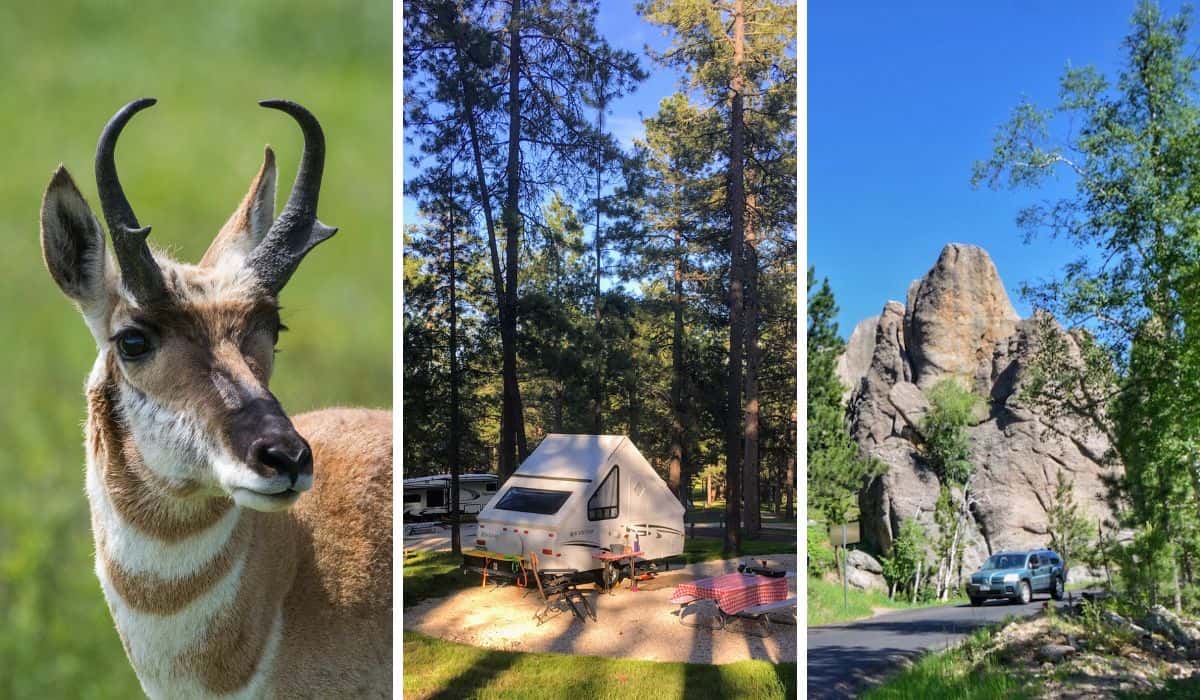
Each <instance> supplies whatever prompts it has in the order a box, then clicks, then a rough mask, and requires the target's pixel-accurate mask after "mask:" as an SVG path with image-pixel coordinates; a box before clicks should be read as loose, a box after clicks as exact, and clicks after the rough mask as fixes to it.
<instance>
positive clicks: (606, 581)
mask: <svg viewBox="0 0 1200 700" xmlns="http://www.w3.org/2000/svg"><path fill="white" fill-rule="evenodd" d="M620 580H621V570H620V569H619V568H617V567H616V566H614V565H613V563H612V562H607V561H606V562H604V567H603V568H601V569H600V570H599V571H597V572H596V582H597V583H599V584H600V586H601V588H604V589H605V590H609V589H612V588H615V587H616V585H617V583H618V582H620Z"/></svg>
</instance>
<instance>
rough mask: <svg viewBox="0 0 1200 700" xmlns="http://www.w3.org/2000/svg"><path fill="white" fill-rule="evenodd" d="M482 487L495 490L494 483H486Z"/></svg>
mask: <svg viewBox="0 0 1200 700" xmlns="http://www.w3.org/2000/svg"><path fill="white" fill-rule="evenodd" d="M484 489H486V490H488V491H495V490H496V485H495V484H487V485H486V486H484Z"/></svg>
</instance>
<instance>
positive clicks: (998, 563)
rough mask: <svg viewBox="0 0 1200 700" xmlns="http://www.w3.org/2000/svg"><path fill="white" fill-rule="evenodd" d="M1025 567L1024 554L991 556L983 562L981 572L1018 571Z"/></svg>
mask: <svg viewBox="0 0 1200 700" xmlns="http://www.w3.org/2000/svg"><path fill="white" fill-rule="evenodd" d="M1023 566H1025V555H1024V554H993V555H992V556H991V557H988V560H987V561H986V562H984V564H983V568H982V569H981V571H986V570H988V569H1020V568H1021V567H1023Z"/></svg>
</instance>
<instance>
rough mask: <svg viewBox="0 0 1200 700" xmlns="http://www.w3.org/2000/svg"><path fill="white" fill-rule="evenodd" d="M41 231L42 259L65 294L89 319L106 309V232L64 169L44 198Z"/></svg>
mask: <svg viewBox="0 0 1200 700" xmlns="http://www.w3.org/2000/svg"><path fill="white" fill-rule="evenodd" d="M41 230H42V258H43V259H44V260H45V262H46V269H47V270H49V271H50V276H51V277H53V278H54V281H55V283H56V284H58V288H59V289H61V290H62V291H63V294H66V295H67V296H68V297H70V298H71V299H72V300H74V301H75V302H76V303H78V304H79V307H80V309H81V310H82V311H83V313H84V315H85V316H87V317H89V318H90V317H92V316H94V315H96V314H98V313H100V312H102V311H104V310H105V309H107V307H108V304H109V299H110V295H109V292H110V291H111V290H110V289H109V287H110V283H109V281H108V280H107V278H106V276H105V272H106V269H105V268H106V266H107V261H106V260H105V253H104V231H103V229H101V228H100V222H99V221H97V220H96V215H95V214H93V213H92V209H91V207H89V206H88V203H87V201H85V200H84V198H83V195H82V194H80V193H79V188H78V187H76V186H75V181H74V180H72V179H71V174H70V173H68V172H67V169H66V168H64V167H63V166H61V165H60V166H58V169H57V170H55V171H54V176H53V177H51V178H50V184H49V185H48V186H47V187H46V194H45V195H43V196H42V213H41Z"/></svg>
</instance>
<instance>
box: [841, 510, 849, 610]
mask: <svg viewBox="0 0 1200 700" xmlns="http://www.w3.org/2000/svg"><path fill="white" fill-rule="evenodd" d="M849 558H850V557H848V556H846V523H842V609H848V608H849V607H850V584H849V583H848V582H847V581H846V560H847V559H849Z"/></svg>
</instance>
